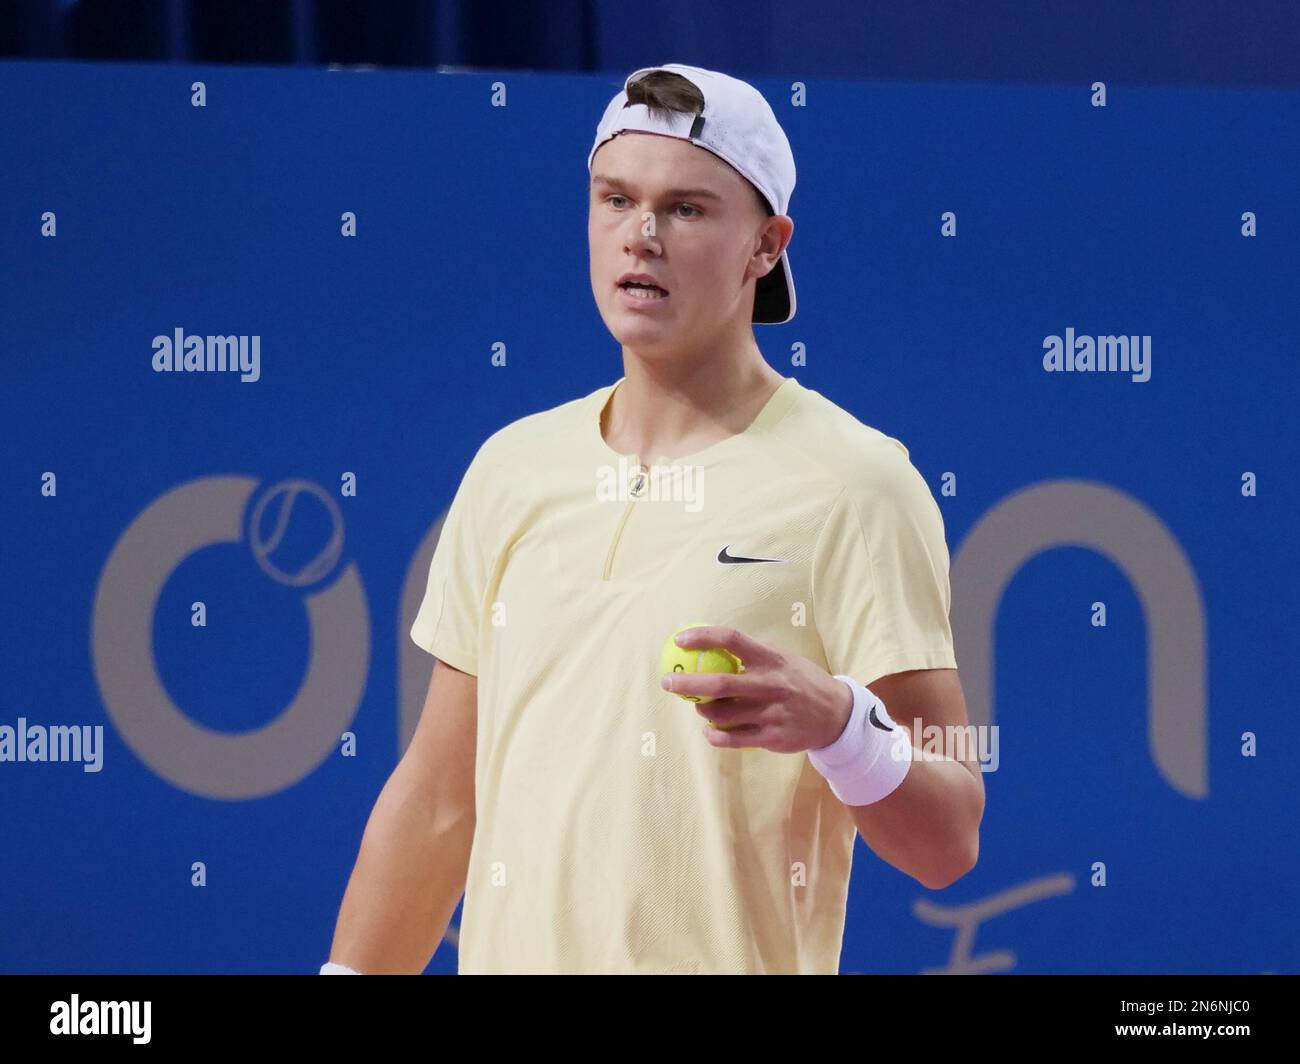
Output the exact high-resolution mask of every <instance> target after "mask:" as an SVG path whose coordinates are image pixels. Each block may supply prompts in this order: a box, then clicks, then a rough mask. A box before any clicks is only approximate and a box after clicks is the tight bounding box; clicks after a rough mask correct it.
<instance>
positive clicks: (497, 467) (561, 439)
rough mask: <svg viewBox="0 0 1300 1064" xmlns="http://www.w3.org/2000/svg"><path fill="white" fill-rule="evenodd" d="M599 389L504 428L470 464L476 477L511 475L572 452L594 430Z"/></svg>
mask: <svg viewBox="0 0 1300 1064" xmlns="http://www.w3.org/2000/svg"><path fill="white" fill-rule="evenodd" d="M604 390H605V388H603V387H602V388H600V389H597V390H596V391H594V392H590V393H588V394H587V395H584V396H580V397H579V398H577V399H570V400H567V401H565V402H563V403H559V404H557V405H555V406H552V407H548V408H547V409H545V410H539V411H537V412H536V413H532V414H525V415H524V416H523V417H520V418H516V419H515V420H514V421H511V422H509V423H508V424H506V425H503V426H502V427H501V428H499V429H497V430H496V431H495V432H493V433H492V434H491V435H490V436H488V437H487V439H485V440H484V441H483V442H482V444H480V445H479V448H478V451H477V452H476V453H475V455H474V459H473V461H472V462H471V463H470V471H471V472H472V473H474V474H475V475H476V476H481V475H485V474H499V475H509V474H510V473H511V472H512V471H517V470H520V469H522V468H524V467H526V466H536V465H537V464H538V463H545V462H547V461H550V460H552V458H554V457H557V456H559V455H563V454H565V453H570V454H571V453H572V448H573V446H574V443H575V442H580V441H581V440H582V438H583V435H584V432H587V431H588V430H590V431H598V430H591V428H590V425H589V422H591V421H592V419H594V418H595V406H594V403H595V400H596V397H597V395H598V393H600V392H603V391H604Z"/></svg>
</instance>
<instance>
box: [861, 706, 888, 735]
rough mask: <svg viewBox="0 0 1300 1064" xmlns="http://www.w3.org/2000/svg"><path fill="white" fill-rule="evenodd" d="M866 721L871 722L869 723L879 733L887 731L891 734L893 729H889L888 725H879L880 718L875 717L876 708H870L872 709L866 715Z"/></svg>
mask: <svg viewBox="0 0 1300 1064" xmlns="http://www.w3.org/2000/svg"><path fill="white" fill-rule="evenodd" d="M867 720H869V721H871V723H872V724H874V725H875V726H876V727H877V728H879V729H880V730H881V731H888V732H891V731H893V730H894V729H893V728H891V727H890V726H889V725H888V724H881V723H880V718H879V717H877V716H876V707H875V706H872V707H871V712H870V713H868V714H867Z"/></svg>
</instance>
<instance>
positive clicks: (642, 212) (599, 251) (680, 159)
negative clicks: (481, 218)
mask: <svg viewBox="0 0 1300 1064" xmlns="http://www.w3.org/2000/svg"><path fill="white" fill-rule="evenodd" d="M773 222H774V219H772V218H769V217H768V215H767V214H766V212H765V211H764V210H763V209H762V207H761V206H760V205H759V200H758V196H757V195H756V194H755V191H754V187H753V186H752V185H751V184H750V183H749V182H748V181H746V180H745V179H744V178H743V177H741V176H740V174H739V173H737V172H736V171H735V170H734V169H732V168H731V167H730V166H729V165H727V164H726V163H725V162H723V161H722V160H721V159H719V158H718V157H717V156H716V155H714V154H713V153H712V152H710V151H707V150H705V149H704V148H700V147H697V146H695V145H694V144H691V143H690V142H689V141H685V140H680V139H678V138H676V137H667V136H661V135H659V134H655V133H620V134H619V135H618V136H616V137H614V138H613V139H612V140H608V141H606V142H605V143H604V144H602V145H601V146H600V148H598V149H597V151H596V154H595V157H594V158H593V159H592V164H591V184H590V193H589V201H588V212H587V238H588V243H589V245H590V250H591V288H592V292H593V293H594V295H595V297H596V305H597V307H598V308H599V309H600V316H601V317H602V318H603V319H604V321H605V325H606V326H607V327H608V329H609V331H610V332H611V333H612V334H613V335H614V338H615V339H617V340H618V341H619V343H621V344H623V345H624V346H626V347H630V348H634V349H636V350H638V351H644V352H653V351H663V352H671V351H672V350H674V349H676V348H690V347H692V346H696V345H698V344H699V343H700V342H701V341H705V342H707V339H708V338H710V337H713V336H716V335H717V334H718V332H719V330H723V329H725V328H726V327H727V326H728V325H730V324H734V323H740V324H742V325H744V326H748V325H749V324H750V322H751V321H752V316H753V307H754V301H753V284H752V282H753V281H754V280H755V279H756V278H758V277H761V276H763V275H764V274H765V273H766V272H767V271H768V270H769V269H771V268H772V266H774V265H775V263H776V261H777V259H779V258H780V255H781V250H782V249H783V248H784V246H785V244H786V243H787V242H788V240H789V234H788V233H787V232H786V230H785V228H784V227H787V226H788V227H789V228H790V229H793V224H792V223H790V222H789V221H788V220H783V222H784V226H783V225H782V224H780V223H777V224H769V223H773ZM628 273H634V274H643V275H646V276H648V277H650V278H652V279H653V282H654V283H655V284H657V285H659V286H660V287H661V288H663V289H666V290H667V292H668V295H667V296H663V295H654V294H651V295H650V296H649V297H647V296H646V295H645V294H641V295H638V294H635V293H632V292H628V291H625V290H624V289H623V288H621V287H620V286H619V283H618V282H619V278H620V277H622V276H623V275H624V274H628ZM747 281H748V282H750V284H749V287H748V288H746V287H745V286H746V282H747Z"/></svg>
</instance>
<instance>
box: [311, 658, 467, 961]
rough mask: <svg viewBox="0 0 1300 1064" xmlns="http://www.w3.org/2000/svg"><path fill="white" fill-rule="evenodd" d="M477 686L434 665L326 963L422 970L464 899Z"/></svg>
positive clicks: (365, 840)
mask: <svg viewBox="0 0 1300 1064" xmlns="http://www.w3.org/2000/svg"><path fill="white" fill-rule="evenodd" d="M477 714H478V680H477V679H476V678H475V677H473V676H470V675H469V674H468V673H464V672H460V671H459V670H458V669H454V668H452V667H451V666H450V665H447V664H446V663H445V662H442V661H435V663H434V669H433V677H432V679H431V680H430V681H429V692H428V695H427V696H426V698H425V702H424V709H423V710H422V712H421V714H420V722H419V724H418V725H417V726H416V729H415V735H414V736H413V737H412V739H411V744H410V746H409V747H407V750H406V753H405V754H404V755H403V756H402V759H401V761H400V762H398V765H397V767H396V768H395V769H393V773H392V775H391V776H389V778H388V782H387V783H385V784H384V789H383V790H382V791H381V792H380V794H379V799H378V800H377V801H376V802H375V807H374V809H373V810H372V811H371V813H370V819H369V821H367V823H366V830H365V833H364V834H363V836H362V838H361V850H360V853H359V854H358V856H357V861H356V865H355V866H354V868H353V869H352V876H351V878H350V879H349V880H348V886H347V890H346V891H345V892H344V895H343V904H342V907H341V908H340V910H339V918H338V924H337V925H336V927H335V930H334V942H333V945H332V946H331V947H330V957H329V959H330V960H331V961H333V962H334V963H336V964H343V965H346V966H347V967H349V968H352V969H354V970H355V971H358V972H363V973H365V974H367V975H385V974H400V973H407V974H416V975H418V974H419V973H420V972H423V971H424V969H425V967H426V966H427V965H428V963H429V960H430V958H431V957H432V956H433V954H434V951H435V950H436V949H437V948H438V944H439V942H441V941H442V937H443V935H444V934H446V931H447V925H448V924H449V923H450V922H451V917H452V914H453V913H454V912H455V911H456V905H457V904H458V903H459V901H460V899H461V896H462V895H463V894H464V892H465V877H466V873H467V871H468V868H469V853H470V845H471V843H472V842H473V839H474V823H475V813H474V744H475V736H476V732H477Z"/></svg>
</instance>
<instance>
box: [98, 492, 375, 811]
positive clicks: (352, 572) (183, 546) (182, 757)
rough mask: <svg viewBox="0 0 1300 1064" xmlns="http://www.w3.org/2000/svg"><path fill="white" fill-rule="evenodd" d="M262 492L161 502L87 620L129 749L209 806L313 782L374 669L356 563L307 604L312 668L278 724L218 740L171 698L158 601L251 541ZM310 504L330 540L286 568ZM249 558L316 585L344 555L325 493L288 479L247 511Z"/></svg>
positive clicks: (111, 708) (113, 565)
mask: <svg viewBox="0 0 1300 1064" xmlns="http://www.w3.org/2000/svg"><path fill="white" fill-rule="evenodd" d="M257 484H258V482H257V481H256V480H255V479H253V478H251V477H229V476H227V477H204V478H201V479H199V480H194V481H190V482H189V483H186V484H183V485H181V486H180V487H178V488H175V489H173V490H172V491H169V492H167V493H166V494H165V495H163V496H161V497H160V498H158V499H157V500H155V501H154V502H153V503H152V504H151V505H149V506H148V507H147V508H146V509H145V510H144V511H143V512H142V513H141V514H140V515H139V516H138V517H137V518H136V519H135V520H134V521H133V522H132V523H131V524H130V525H129V526H128V527H127V529H126V531H124V532H123V533H122V536H121V537H120V538H119V539H118V541H117V543H116V544H115V545H114V547H113V550H112V553H110V554H109V557H108V560H107V562H105V564H104V569H103V572H102V573H101V574H100V578H99V585H98V587H97V588H96V591H95V603H94V608H93V611H92V616H91V656H92V661H93V665H94V671H95V679H96V681H97V682H98V684H99V689H100V693H101V695H102V697H103V699H104V706H105V709H106V710H107V712H108V715H109V717H110V719H111V720H112V721H113V724H114V726H115V727H116V728H117V730H118V732H119V734H121V736H122V739H123V741H125V742H126V744H127V745H128V746H129V747H131V749H132V750H133V751H134V752H135V754H136V755H137V756H138V757H139V758H140V759H141V760H142V761H144V762H145V764H147V765H148V766H149V767H150V768H151V769H153V770H154V771H155V772H156V773H158V775H160V776H162V777H163V778H164V779H166V780H167V781H169V782H170V783H172V784H174V785H175V786H177V787H179V788H181V789H182V790H185V791H189V792H191V793H193V794H201V795H204V796H206V797H209V798H226V799H247V798H260V797H264V796H265V795H268V794H274V793H275V792H277V791H281V790H283V789H284V788H286V787H289V786H292V785H293V784H294V783H297V782H298V781H299V780H301V779H303V778H304V777H305V776H307V775H308V774H309V773H311V772H312V771H313V770H314V769H315V768H316V767H317V766H318V765H320V764H321V762H322V761H324V760H325V758H326V757H328V756H329V755H330V753H332V752H333V751H334V750H335V749H337V746H338V741H339V737H340V735H342V733H343V732H344V731H346V730H347V727H348V725H349V724H351V722H352V718H353V717H354V716H355V715H356V711H357V707H358V706H359V705H360V704H361V695H362V693H363V691H364V690H365V680H366V675H367V673H368V671H369V667H370V616H369V612H368V610H367V607H366V601H365V591H364V588H363V587H362V585H361V578H360V574H359V573H358V572H357V568H356V565H355V564H354V563H348V564H346V565H345V566H344V567H343V569H342V571H341V572H340V573H339V574H338V576H337V578H336V579H335V580H334V581H333V582H332V583H331V584H329V586H328V587H326V588H324V589H323V590H319V591H315V592H311V593H306V592H305V593H304V594H303V597H302V603H303V609H304V610H305V611H306V614H307V618H308V622H309V625H310V630H311V651H310V655H309V659H308V667H307V671H306V674H305V675H304V677H303V681H302V684H301V685H300V686H299V688H298V690H297V692H296V693H295V695H294V697H293V698H292V700H291V701H290V702H289V704H288V705H287V706H285V707H284V709H283V710H282V711H281V712H280V714H279V716H277V717H276V718H275V719H274V720H272V721H270V722H269V723H267V724H265V725H264V726H262V727H260V728H257V729H255V730H253V731H247V732H239V733H238V734H234V733H228V732H223V731H217V730H214V729H212V728H208V727H206V726H204V725H202V724H199V723H198V722H196V721H194V720H193V719H191V718H190V717H189V716H188V715H187V714H186V713H185V711H184V710H183V709H182V708H181V707H179V706H177V705H176V704H175V703H174V702H173V701H172V699H171V697H170V696H169V695H168V694H167V692H166V690H165V689H164V687H163V684H162V682H161V680H160V678H159V676H158V671H157V663H156V661H155V659H154V653H153V645H152V632H153V615H154V610H155V609H156V607H157V604H158V597H159V595H160V594H161V592H162V589H163V586H164V585H165V584H166V582H167V580H168V578H169V577H170V576H171V574H172V573H173V572H175V571H176V569H177V568H178V567H179V566H180V565H181V563H183V562H184V561H185V559H186V558H188V557H189V556H190V555H191V554H193V553H194V552H195V551H197V550H200V549H202V548H204V547H210V546H213V545H216V544H230V545H232V546H237V545H239V544H241V543H242V542H243V541H244V532H243V528H244V516H245V514H246V513H248V502H249V499H250V498H252V496H253V493H254V491H255V490H256V488H257ZM313 506H317V507H323V508H324V510H325V513H326V515H327V517H328V519H329V529H330V531H329V533H328V535H327V536H326V537H325V539H324V542H323V543H322V545H321V546H320V548H319V549H318V550H317V551H316V553H315V554H313V555H312V556H311V557H310V558H309V559H308V561H307V562H306V564H303V565H300V566H298V567H297V568H295V569H288V568H286V567H285V566H286V565H287V564H288V562H287V559H283V558H281V553H282V548H283V545H284V543H285V540H286V539H287V538H289V536H290V533H291V532H292V530H293V527H294V523H295V522H297V521H300V520H303V519H306V518H307V517H308V516H309V512H308V511H309V508H310V507H313ZM248 548H249V549H250V550H251V551H252V554H253V558H254V559H255V560H256V562H257V564H258V566H259V567H260V568H261V569H262V571H263V572H265V573H266V574H267V575H268V576H269V577H270V578H271V579H272V580H275V581H277V582H278V583H281V584H285V585H287V586H290V587H307V586H309V585H312V584H316V583H318V582H319V581H320V580H322V579H323V578H324V577H325V576H327V575H329V574H330V572H332V571H333V570H334V568H335V567H336V566H337V565H338V561H339V558H340V557H341V555H342V551H343V518H342V514H341V513H340V512H339V508H338V506H337V504H336V503H335V501H334V499H333V498H331V497H330V495H329V494H328V493H327V492H325V491H324V490H323V489H321V488H320V487H319V486H318V485H316V484H313V483H311V482H309V481H305V480H289V481H283V482H281V483H279V484H275V485H273V486H272V487H271V488H269V489H268V490H267V491H266V492H265V494H263V495H262V497H261V498H259V499H258V500H257V502H256V504H255V505H254V507H253V509H252V512H251V513H249V520H248Z"/></svg>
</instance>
